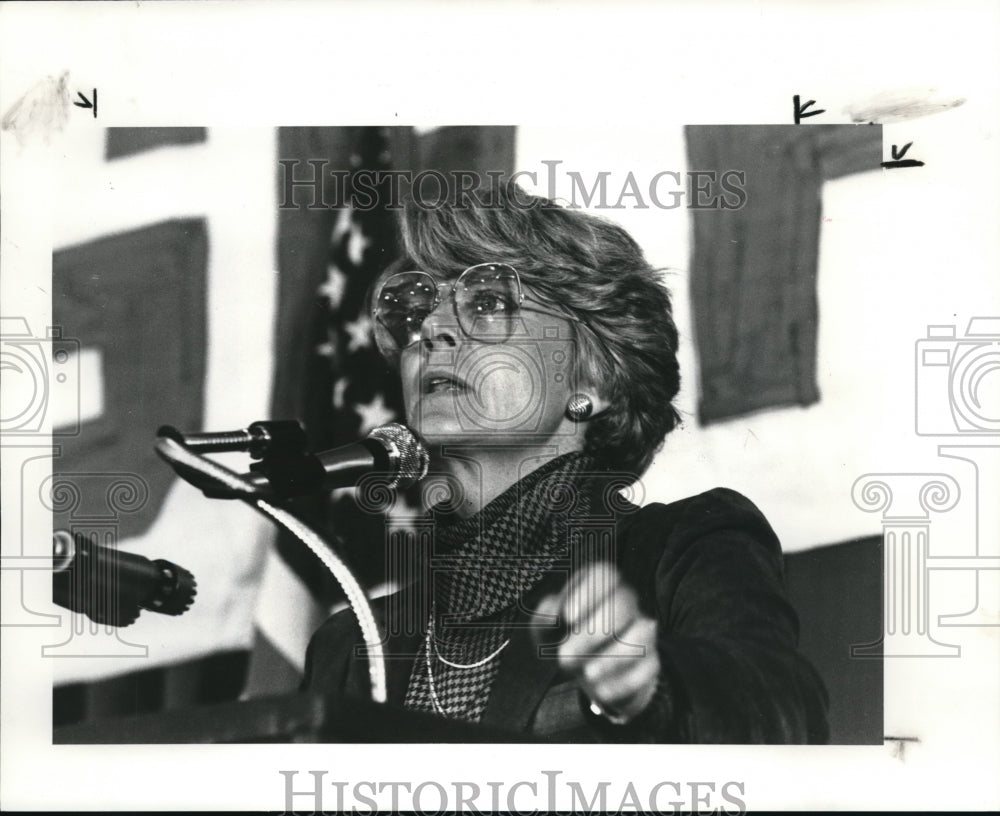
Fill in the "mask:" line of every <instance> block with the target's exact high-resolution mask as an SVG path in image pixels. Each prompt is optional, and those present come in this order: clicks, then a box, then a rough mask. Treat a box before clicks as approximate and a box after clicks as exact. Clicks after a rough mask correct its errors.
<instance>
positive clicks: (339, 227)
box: [330, 205, 354, 244]
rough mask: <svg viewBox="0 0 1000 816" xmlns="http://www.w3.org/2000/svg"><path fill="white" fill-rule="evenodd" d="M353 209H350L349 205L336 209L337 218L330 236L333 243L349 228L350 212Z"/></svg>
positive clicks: (345, 233)
mask: <svg viewBox="0 0 1000 816" xmlns="http://www.w3.org/2000/svg"><path fill="white" fill-rule="evenodd" d="M353 212H354V210H352V209H351V207H350V205H348V206H347V207H341V208H340V209H339V210H337V220H336V222H334V225H333V234H332V235H331V236H330V238H331V240H332V241H333V243H335V244H336V243H337V242H338V241H339V240H340V239H341V238H343V237H344V236H345V235H347V233H348V232H349V231H350V229H351V214H352V213H353Z"/></svg>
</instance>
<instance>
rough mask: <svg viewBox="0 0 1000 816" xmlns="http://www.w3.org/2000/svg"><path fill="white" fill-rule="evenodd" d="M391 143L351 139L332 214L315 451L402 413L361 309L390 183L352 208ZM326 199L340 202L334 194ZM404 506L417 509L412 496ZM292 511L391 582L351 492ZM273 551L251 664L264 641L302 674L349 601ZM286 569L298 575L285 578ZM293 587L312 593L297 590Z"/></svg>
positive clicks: (286, 552) (391, 220) (313, 368)
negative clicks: (316, 633) (334, 611)
mask: <svg viewBox="0 0 1000 816" xmlns="http://www.w3.org/2000/svg"><path fill="white" fill-rule="evenodd" d="M389 144H390V139H389V135H388V133H387V130H386V129H385V128H375V127H370V128H358V129H356V131H355V132H354V134H353V139H352V144H351V149H350V153H349V162H350V165H351V166H350V169H351V170H352V171H353V172H352V174H351V176H350V177H349V178H348V180H347V185H348V187H347V189H346V190H343V189H342V190H339V191H337V193H338V195H337V196H336V197H337V198H339V200H340V202H343V206H341V207H340V208H338V209H337V210H336V211H335V212H334V213H333V217H332V223H331V224H330V228H329V232H328V241H329V248H328V253H327V258H326V269H325V275H324V276H323V280H322V282H321V283H320V285H319V286H318V287H317V288H316V290H315V293H314V296H313V298H312V304H311V313H310V314H308V315H305V316H304V317H303V319H307V320H308V321H309V329H308V331H309V338H308V350H307V352H306V354H307V360H306V363H305V367H304V370H303V380H304V382H303V383H302V384H301V391H300V393H299V402H298V404H299V410H298V417H297V418H298V419H300V420H301V421H302V422H303V424H304V425H305V427H306V432H307V436H308V446H309V450H312V451H322V450H328V449H330V448H336V447H339V446H341V445H346V444H350V443H351V442H355V441H357V440H359V439H362V438H363V437H364V436H366V435H367V433H368V432H369V431H370V430H372V429H373V428H375V427H377V426H379V425H382V424H384V423H386V422H392V421H399V420H400V419H401V418H402V416H403V410H402V395H401V392H400V389H399V384H398V380H397V378H396V376H395V375H394V374H393V372H392V371H391V370H390V369H389V367H388V366H387V365H386V364H385V362H384V360H383V359H382V357H381V355H380V354H379V353H378V350H377V348H376V347H375V344H374V339H373V337H372V331H371V329H372V326H371V318H370V317H369V315H368V313H367V310H366V309H365V296H366V294H367V291H368V289H369V287H370V286H371V283H372V281H373V280H374V279H375V278H376V276H377V275H378V274H379V273H380V272H381V271H382V270H383V269H384V268H385V267H386V266H387V265H388V264H389V263H390V262H391V261H392V260H393V259H394V258H395V257H396V255H397V253H398V252H399V246H400V240H399V228H398V223H397V220H396V213H395V211H393V210H390V209H387V208H386V206H384V205H385V203H387V202H388V195H389V190H388V189H387V187H388V184H387V183H386V184H382V185H380V186H379V193H380V199H379V201H378V204H377V205H376V206H374V207H364V208H360V207H353V206H351V204H350V201H351V198H352V197H351V195H350V193H351V186H350V185H351V183H352V181H351V180H352V179H353V178H354V173H356V172H357V171H360V170H367V171H369V172H370V173H379V172H380V171H385V170H388V169H390V168H391V166H392V159H393V157H392V154H391V151H390V148H389ZM329 198H330V199H333V198H334V195H333V193H332V192H331V193H330V195H329ZM280 347H281V344H280V342H279V348H280ZM281 364H282V361H281V360H280V359H279V360H278V365H281ZM400 499H401V502H400V504H401V506H403V507H406V508H415V504H416V502H415V501H414V500H413V499H412V498H411V497H408V496H401V497H400ZM295 511H296V513H297V514H298V515H300V516H301V517H302V518H304V519H305V520H306V521H307V522H309V523H310V524H311V525H312V526H313V527H314V528H315V529H317V530H318V531H319V532H321V533H322V534H323V535H324V537H325V538H326V540H327V541H329V542H331V544H332V545H333V546H334V547H335V548H336V550H337V553H338V554H339V555H340V556H341V557H342V558H344V559H345V561H347V563H348V565H349V566H350V567H351V569H352V571H354V573H355V574H356V575H357V576H358V577H359V579H360V580H361V582H362V584H363V585H365V586H367V587H369V588H371V589H373V590H375V591H378V588H379V586H380V585H383V584H385V583H386V574H385V573H386V569H385V559H384V550H385V548H384V547H383V546H382V545H381V542H382V541H383V540H384V536H385V524H384V519H383V518H382V517H380V516H378V515H375V514H373V513H372V512H371V511H367V510H364V509H362V508H361V507H359V505H358V502H357V501H356V500H355V497H354V490H353V489H350V488H349V489H344V490H337V491H334V492H333V493H332V494H331V495H323V496H313V497H309V498H307V499H302V500H298V501H297V502H296V503H295ZM277 551H278V553H279V554H280V559H281V560H280V561H279V560H278V559H275V558H273V557H272V559H271V563H269V565H268V572H269V574H270V577H265V581H264V585H263V586H262V589H261V594H262V598H261V603H260V604H259V609H260V612H259V613H258V638H257V643H256V645H255V660H256V659H257V657H258V654H257V653H258V652H260V651H261V649H262V646H263V649H264V650H265V651H266V650H267V648H268V646H267V644H262V643H261V640H262V636H263V639H264V640H265V641H271V644H270V645H271V646H273V647H274V648H275V649H276V650H277V651H278V652H280V653H281V655H282V656H283V657H284V658H285V660H286V661H287V662H289V663H291V664H292V667H293V669H295V670H298V669H300V668H301V659H302V657H303V656H304V652H305V643H306V642H307V641H308V636H309V634H310V633H311V631H312V629H313V628H315V626H316V625H317V624H318V623H319V622H321V621H322V619H323V618H324V617H325V616H326V615H327V614H329V612H330V609H331V608H332V607H333V606H335V605H336V604H337V603H338V602H340V601H341V600H342V599H343V595H342V593H341V591H340V588H339V586H338V585H337V584H336V582H335V581H334V580H333V578H332V577H331V576H330V575H329V574H328V573H327V571H326V570H325V569H324V568H323V567H322V566H321V565H320V564H319V563H318V561H317V560H316V559H315V557H314V556H313V555H312V554H311V553H309V552H307V551H306V550H305V549H304V548H303V547H302V546H301V545H300V544H299V542H297V541H293V540H289V539H286V538H285V537H283V536H279V539H278V544H277ZM282 562H283V563H282ZM289 569H290V570H291V573H292V574H288V570H289ZM282 573H284V574H283V575H282ZM296 581H299V582H301V584H302V585H304V586H305V587H307V588H308V590H309V592H308V593H304V592H301V591H300V590H299V588H298V587H296V586H295V582H296ZM269 587H270V588H269ZM269 595H270V596H273V597H268V596H269ZM304 607H307V608H304ZM291 629H294V630H295V631H291ZM279 641H280V642H279ZM255 674H256V672H255V669H254V668H253V667H252V668H251V679H250V682H249V683H248V695H249V696H253V694H254V692H255V689H254V688H253V687H254V685H255V681H256V682H259V681H260V678H259V677H257V678H255V676H254V675H255ZM286 674H287V676H289V677H291V676H292V675H291V674H288V673H286ZM267 686H268V689H269V690H270V691H275V690H280V689H275V688H274V687H273V682H271V681H268V682H267Z"/></svg>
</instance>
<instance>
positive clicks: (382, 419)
mask: <svg viewBox="0 0 1000 816" xmlns="http://www.w3.org/2000/svg"><path fill="white" fill-rule="evenodd" d="M354 410H355V411H357V412H358V416H359V417H361V433H363V434H365V433H368V431H370V430H371V429H372V428H377V427H378V426H379V425H385V423H386V422H391V421H392V420H394V419H395V418H396V414H395V412H394V411H393V410H392V409H391V408H389V406H388V405H386V404H385V398H384V397H383V396H382V395H381V394H376V395H375V396H374V397H373V398H372V401H371V402H365V403H362V402H359V403H358V404H357V405H355V406H354Z"/></svg>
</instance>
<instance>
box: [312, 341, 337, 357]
mask: <svg viewBox="0 0 1000 816" xmlns="http://www.w3.org/2000/svg"><path fill="white" fill-rule="evenodd" d="M316 353H317V354H318V355H319V356H320V357H333V356H334V355H335V354H336V353H337V350H336V348H334V345H333V343H331V342H330V341H329V340H327V341H326V342H325V343H320V344H319V345H318V346H316Z"/></svg>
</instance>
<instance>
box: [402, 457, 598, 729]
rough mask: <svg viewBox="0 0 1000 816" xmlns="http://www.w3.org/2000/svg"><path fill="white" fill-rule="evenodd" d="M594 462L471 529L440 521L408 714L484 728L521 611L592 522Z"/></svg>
mask: <svg viewBox="0 0 1000 816" xmlns="http://www.w3.org/2000/svg"><path fill="white" fill-rule="evenodd" d="M593 477H594V467H593V461H592V460H591V459H590V458H589V457H587V456H584V455H583V454H581V453H569V454H566V455H564V456H561V457H559V458H557V459H553V460H552V461H551V462H548V463H546V464H545V465H543V466H542V467H540V468H538V469H537V470H535V471H533V472H531V473H529V474H528V475H527V476H525V477H524V478H523V479H521V480H520V481H519V482H517V483H516V484H514V485H512V486H511V487H510V488H508V489H507V490H506V491H505V492H504V493H502V494H501V495H500V496H498V497H497V498H496V499H494V500H493V501H492V502H490V503H489V504H488V505H487V506H486V507H484V508H483V509H482V510H481V511H480V512H479V513H477V514H476V515H474V516H471V517H469V518H466V519H457V520H456V519H452V518H448V517H447V516H446V515H443V514H440V513H434V512H433V511H432V516H433V517H434V519H435V538H436V541H435V547H434V550H433V551H434V553H435V559H434V565H433V568H432V586H431V593H432V604H431V614H430V620H429V621H428V628H427V630H426V632H425V637H424V639H423V645H422V647H421V649H420V653H419V654H418V655H417V658H416V660H415V661H414V664H413V671H412V673H411V675H410V684H409V687H408V688H407V692H406V699H405V701H404V705H405V706H406V707H407V708H411V709H416V710H419V711H431V712H435V713H437V714H439V715H442V716H447V717H451V718H454V719H462V720H467V721H469V722H478V721H479V719H480V718H481V717H482V714H483V711H484V710H485V708H486V703H487V700H488V699H489V695H490V689H491V688H492V685H493V681H494V679H495V678H496V676H497V672H498V670H499V668H500V660H501V659H502V657H503V654H502V653H503V649H504V648H505V646H506V644H507V643H508V642H509V637H510V632H511V627H510V624H511V622H512V621H513V620H514V618H515V617H516V614H517V601H518V599H519V598H520V597H522V596H523V595H524V594H525V593H526V592H527V591H528V590H530V589H531V588H532V587H533V586H535V585H536V584H537V583H538V582H539V581H540V580H541V578H542V577H543V575H544V574H545V573H546V571H547V570H548V569H550V568H551V567H552V565H553V564H554V563H555V562H556V560H557V559H560V558H564V557H565V556H566V554H567V551H568V541H567V536H568V532H569V520H570V519H571V518H585V517H587V516H588V515H590V504H591V490H590V483H591V482H592V480H593Z"/></svg>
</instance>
